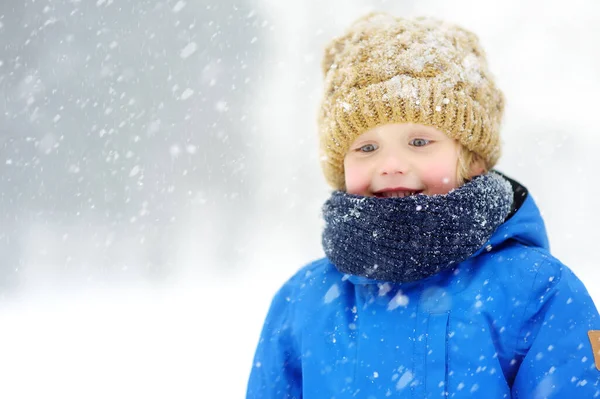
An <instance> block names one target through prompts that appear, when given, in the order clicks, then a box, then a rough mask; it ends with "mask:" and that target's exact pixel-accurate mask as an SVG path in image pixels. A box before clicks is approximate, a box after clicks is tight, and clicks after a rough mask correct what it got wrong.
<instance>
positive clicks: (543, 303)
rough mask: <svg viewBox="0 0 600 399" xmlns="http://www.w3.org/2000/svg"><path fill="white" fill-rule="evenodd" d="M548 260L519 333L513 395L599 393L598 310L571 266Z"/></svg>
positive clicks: (534, 397) (523, 398) (531, 397)
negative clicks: (592, 336)
mask: <svg viewBox="0 0 600 399" xmlns="http://www.w3.org/2000/svg"><path fill="white" fill-rule="evenodd" d="M543 263H544V264H543V265H542V266H541V267H540V269H539V270H538V273H537V276H536V278H535V281H534V283H533V287H532V295H531V299H530V302H529V304H528V306H527V307H526V309H525V314H524V318H523V323H522V328H521V331H520V333H519V335H518V341H517V346H516V356H515V359H514V361H516V362H518V363H520V366H519V369H518V372H517V375H516V378H515V381H514V383H513V386H512V397H513V398H518V399H537V398H548V399H552V398H596V397H600V371H599V370H598V369H597V368H596V365H595V362H594V353H593V350H592V345H591V340H590V338H589V337H588V332H589V331H590V330H600V318H599V316H598V311H597V309H596V307H595V305H594V303H593V301H592V299H591V297H590V295H589V294H588V292H587V290H586V289H585V287H584V285H583V284H582V283H581V281H580V280H579V279H578V278H577V277H576V276H575V275H574V274H573V272H572V271H571V270H569V268H568V267H566V266H564V265H562V264H560V263H558V261H555V260H552V261H550V260H547V261H546V262H543ZM596 356H600V354H596Z"/></svg>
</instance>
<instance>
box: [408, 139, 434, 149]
mask: <svg viewBox="0 0 600 399" xmlns="http://www.w3.org/2000/svg"><path fill="white" fill-rule="evenodd" d="M430 142H431V141H430V140H427V139H413V140H412V141H411V142H410V145H412V146H415V147H423V146H426V145H427V144H429V143H430Z"/></svg>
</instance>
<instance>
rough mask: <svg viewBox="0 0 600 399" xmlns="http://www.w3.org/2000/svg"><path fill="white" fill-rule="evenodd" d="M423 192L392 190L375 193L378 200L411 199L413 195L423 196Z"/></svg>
mask: <svg viewBox="0 0 600 399" xmlns="http://www.w3.org/2000/svg"><path fill="white" fill-rule="evenodd" d="M422 192H423V190H416V191H411V190H392V191H382V192H378V193H375V196H376V197H377V198H404V197H410V196H413V195H417V194H421V193H422Z"/></svg>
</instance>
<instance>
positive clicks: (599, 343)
mask: <svg viewBox="0 0 600 399" xmlns="http://www.w3.org/2000/svg"><path fill="white" fill-rule="evenodd" d="M588 337H590V343H591V344H592V352H594V361H595V362H596V368H597V369H598V371H600V330H590V331H588Z"/></svg>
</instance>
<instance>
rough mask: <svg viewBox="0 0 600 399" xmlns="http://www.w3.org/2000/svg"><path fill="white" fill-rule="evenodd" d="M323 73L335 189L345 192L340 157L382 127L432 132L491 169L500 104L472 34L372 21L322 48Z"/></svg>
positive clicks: (387, 19) (427, 21) (326, 162)
mask: <svg viewBox="0 0 600 399" xmlns="http://www.w3.org/2000/svg"><path fill="white" fill-rule="evenodd" d="M322 67H323V73H324V75H325V95H324V98H323V101H322V104H321V108H320V113H319V119H318V123H319V134H320V141H321V155H322V156H321V159H322V167H323V172H324V174H325V178H326V179H327V182H328V183H329V184H330V185H331V186H332V187H333V188H334V189H337V190H342V189H344V186H345V184H344V157H345V155H346V152H347V151H348V149H349V148H350V145H351V144H352V142H353V141H354V140H355V139H356V137H358V136H359V135H360V134H362V133H364V132H365V131H367V130H369V129H371V128H373V127H376V126H379V125H383V124H387V123H408V122H410V123H419V124H423V125H428V126H433V127H435V128H436V129H438V130H440V131H442V132H444V133H446V134H447V135H448V136H449V137H452V138H455V139H457V140H458V141H459V142H460V143H461V144H462V145H463V146H465V147H466V148H467V149H469V150H471V151H473V152H475V153H476V154H478V155H480V156H481V157H482V158H483V159H484V160H485V162H486V164H487V166H488V168H492V167H493V166H494V164H495V163H496V162H497V160H498V158H499V157H500V135H499V129H500V123H501V120H502V113H503V110H504V97H503V95H502V92H501V91H500V90H499V89H498V88H496V86H495V84H494V81H493V80H492V76H491V74H490V72H489V71H488V68H487V61H486V59H485V54H484V51H483V49H482V48H481V47H480V46H479V42H478V39H477V37H476V36H475V35H474V34H473V33H471V32H469V31H467V30H465V29H463V28H460V27H458V26H456V25H452V24H448V23H446V22H443V21H439V20H436V19H431V18H416V19H404V18H396V17H393V16H390V15H387V14H383V13H372V14H369V15H366V16H364V17H362V18H360V19H358V20H357V21H356V22H354V23H353V24H352V25H351V26H350V28H349V30H348V31H347V32H346V33H345V34H344V35H343V36H341V37H338V38H336V39H334V40H333V41H332V42H331V43H330V44H329V45H328V46H327V48H326V50H325V56H324V59H323V65H322Z"/></svg>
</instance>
